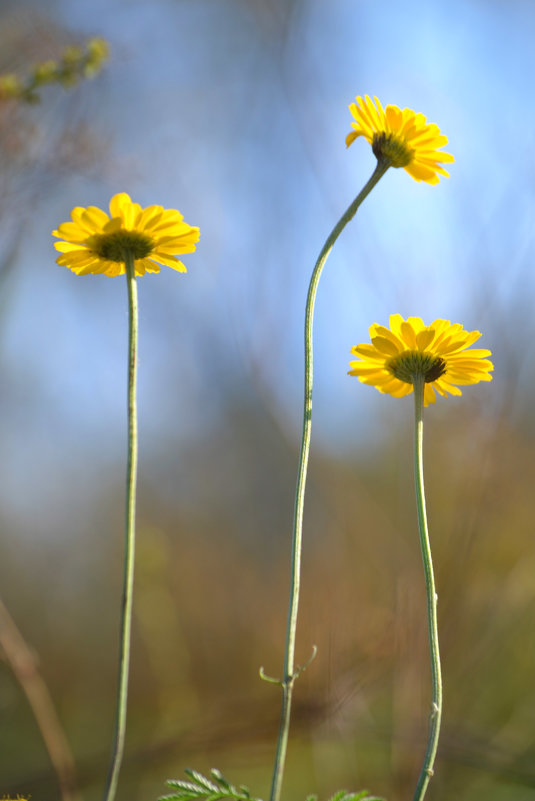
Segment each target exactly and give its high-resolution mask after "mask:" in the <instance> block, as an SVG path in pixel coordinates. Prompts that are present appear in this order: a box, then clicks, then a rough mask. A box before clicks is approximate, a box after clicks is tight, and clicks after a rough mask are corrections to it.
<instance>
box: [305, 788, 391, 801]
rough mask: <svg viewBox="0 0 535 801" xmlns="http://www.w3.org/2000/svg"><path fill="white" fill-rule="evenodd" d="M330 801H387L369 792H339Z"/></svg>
mask: <svg viewBox="0 0 535 801" xmlns="http://www.w3.org/2000/svg"><path fill="white" fill-rule="evenodd" d="M307 801H308V799H307ZM329 801H385V799H384V798H381V797H380V796H378V795H369V791H368V790H360V791H359V792H349V793H348V792H347V790H338V792H337V793H334V795H332V796H331V797H330V799H329Z"/></svg>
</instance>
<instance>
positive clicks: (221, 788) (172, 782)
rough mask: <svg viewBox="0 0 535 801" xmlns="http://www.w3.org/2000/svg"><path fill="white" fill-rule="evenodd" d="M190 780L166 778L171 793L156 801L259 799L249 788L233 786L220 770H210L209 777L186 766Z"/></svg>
mask: <svg viewBox="0 0 535 801" xmlns="http://www.w3.org/2000/svg"><path fill="white" fill-rule="evenodd" d="M184 772H185V774H186V775H187V776H188V779H189V780H190V781H186V780H185V779H168V780H167V781H166V784H167V786H168V787H172V788H173V789H174V791H175V792H174V793H172V794H171V795H163V796H160V798H159V799H158V801H226V799H232V801H261V799H260V798H255V797H254V796H251V794H250V792H249V788H248V787H245V786H244V785H240V786H239V787H235V786H234V785H233V784H231V783H230V782H229V781H227V779H225V777H224V776H223V774H222V773H221V771H220V770H217V769H216V768H213V769H212V770H211V771H210V776H211V779H208V778H206V776H203V774H202V773H199V772H198V771H196V770H192V769H191V768H186V770H185V771H184Z"/></svg>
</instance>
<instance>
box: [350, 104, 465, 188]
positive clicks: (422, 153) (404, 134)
mask: <svg viewBox="0 0 535 801" xmlns="http://www.w3.org/2000/svg"><path fill="white" fill-rule="evenodd" d="M355 100H356V101H357V102H356V103H351V105H350V106H349V110H350V112H351V114H352V115H353V117H354V120H355V122H352V123H351V127H352V128H353V130H352V131H351V132H350V133H349V134H348V135H347V137H346V145H347V146H348V147H349V145H350V144H351V143H352V142H354V141H355V139H356V138H357V137H358V136H364V138H365V139H366V140H367V141H368V142H369V143H370V145H371V146H372V149H373V152H374V154H375V156H376V157H377V159H378V160H379V161H385V162H387V163H388V162H389V163H390V166H391V167H403V168H404V169H405V170H406V171H407V172H408V173H409V175H411V176H412V177H413V178H414V180H415V181H425V182H426V183H428V184H438V182H439V180H440V179H439V175H444V176H446V177H447V176H448V175H449V173H447V172H446V170H445V169H444V167H442V166H441V164H446V163H451V162H453V161H455V159H454V158H453V156H452V155H451V154H450V153H443V152H442V151H440V150H438V148H440V147H443V146H444V145H445V144H447V142H448V139H447V137H446V136H444V135H443V134H441V133H440V129H439V128H438V126H437V125H435V124H433V123H428V122H427V121H426V117H424V115H423V114H417V113H416V112H414V111H412V110H411V109H409V108H404V109H403V110H402V109H400V108H398V106H391V105H389V106H387V107H386V108H385V109H383V107H382V105H381V103H380V101H379V99H378V98H377V97H375V98H374V100H372V99H371V98H370V97H369V96H368V95H366V96H365V97H363V98H362V97H356V98H355Z"/></svg>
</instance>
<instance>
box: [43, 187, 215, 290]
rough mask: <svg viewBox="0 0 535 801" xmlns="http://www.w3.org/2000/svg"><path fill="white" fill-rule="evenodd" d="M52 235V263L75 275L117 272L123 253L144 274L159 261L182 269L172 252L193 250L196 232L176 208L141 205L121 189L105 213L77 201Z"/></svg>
mask: <svg viewBox="0 0 535 801" xmlns="http://www.w3.org/2000/svg"><path fill="white" fill-rule="evenodd" d="M52 236H56V237H58V239H59V240H60V241H59V242H54V247H55V248H56V250H58V251H59V252H60V253H61V255H60V256H58V258H57V259H56V261H57V263H58V264H61V265H63V266H65V267H68V268H69V270H72V271H73V273H76V275H89V274H90V273H99V274H101V275H109V276H113V275H122V274H123V273H125V272H126V268H125V258H126V256H127V255H128V254H131V255H132V256H133V258H134V265H135V274H136V275H144V274H145V273H146V272H147V273H159V272H160V265H162V264H163V265H165V266H167V267H171V268H172V269H173V270H177V271H178V272H181V273H185V272H186V268H185V266H184V264H182V262H181V261H180V260H179V259H177V258H176V257H177V256H178V255H181V254H183V253H193V251H194V250H195V246H196V243H197V242H198V241H199V236H200V231H199V229H198V228H195V227H193V226H191V225H188V224H187V223H185V222H184V220H183V218H182V215H181V214H180V212H178V211H176V210H175V209H164V208H163V207H162V206H147V208H145V209H143V208H141V206H140V205H139V203H133V202H132V200H131V199H130V196H129V195H127V194H126V192H119V194H117V195H114V196H113V197H112V199H111V200H110V209H109V214H107V213H106V212H105V211H102V209H99V208H97V207H96V206H88V207H87V208H82V207H80V206H77V207H76V208H74V209H73V210H72V212H71V220H70V221H69V222H64V223H62V224H61V225H58V228H57V230H56V231H52Z"/></svg>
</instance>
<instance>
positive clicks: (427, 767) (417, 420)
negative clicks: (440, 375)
mask: <svg viewBox="0 0 535 801" xmlns="http://www.w3.org/2000/svg"><path fill="white" fill-rule="evenodd" d="M424 388H425V383H424V378H423V376H419V377H418V378H416V379H415V380H414V483H415V487H416V509H417V513H418V532H419V534H420V547H421V549H422V559H423V563H424V572H425V589H426V595H427V627H428V635H429V650H430V653H431V680H432V686H433V691H432V692H433V698H432V702H431V716H430V725H429V736H428V739H427V748H426V751H425V757H424V762H423V765H422V770H421V772H420V776H419V779H418V785H417V787H416V791H415V793H414V797H413V801H422V799H423V797H424V795H425V792H426V790H427V785H428V784H429V781H430V779H431V777H432V775H433V765H434V763H435V756H436V753H437V746H438V737H439V733H440V720H441V717H442V675H441V668H440V652H439V648H438V627H437V593H436V589H435V577H434V575H433V561H432V559H431V545H430V543H429V532H428V529H427V515H426V511H425V492H424V469H423V455H422V447H423V413H424V409H423V406H424Z"/></svg>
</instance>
